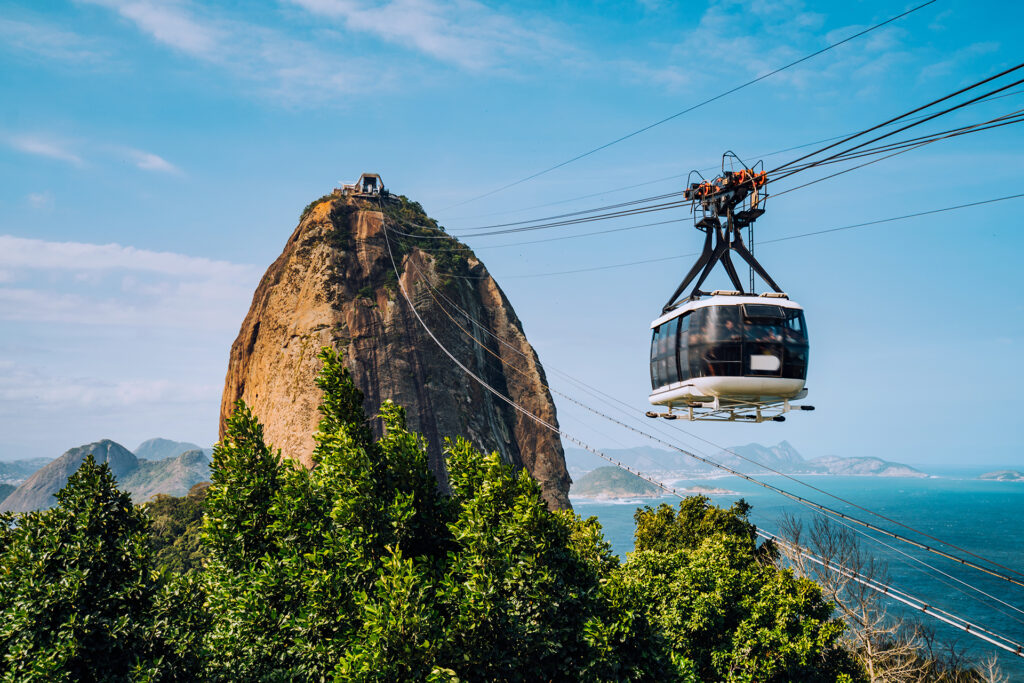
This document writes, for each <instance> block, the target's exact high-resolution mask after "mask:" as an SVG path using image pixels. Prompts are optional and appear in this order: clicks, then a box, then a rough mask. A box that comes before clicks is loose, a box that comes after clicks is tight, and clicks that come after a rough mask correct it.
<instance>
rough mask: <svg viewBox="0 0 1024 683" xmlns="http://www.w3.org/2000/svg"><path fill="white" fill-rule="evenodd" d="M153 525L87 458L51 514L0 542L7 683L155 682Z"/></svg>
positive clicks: (28, 521) (21, 522) (0, 620)
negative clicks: (150, 538)
mask: <svg viewBox="0 0 1024 683" xmlns="http://www.w3.org/2000/svg"><path fill="white" fill-rule="evenodd" d="M148 528H149V521H148V519H147V518H146V516H145V515H144V514H143V513H142V512H141V511H139V510H137V509H136V508H135V507H134V506H133V505H132V503H131V499H130V498H129V496H128V494H127V493H124V492H121V491H118V490H117V487H116V484H115V481H114V477H113V475H112V474H111V472H110V468H109V467H108V466H107V465H106V464H103V465H97V464H96V462H95V460H93V457H92V456H91V455H89V456H87V457H86V458H85V461H84V462H83V463H82V465H81V467H80V468H79V469H78V471H77V472H76V473H75V474H73V475H72V476H71V477H70V478H69V479H68V483H67V485H66V486H65V487H64V488H63V489H61V491H60V492H59V493H57V505H56V507H54V508H52V509H50V510H46V511H42V512H32V513H27V514H24V515H21V516H20V517H19V518H18V519H17V525H16V526H15V527H14V528H12V529H8V530H6V531H5V533H4V535H3V548H2V549H3V555H2V556H0V661H2V662H3V667H2V669H3V679H4V680H9V681H15V680H17V681H32V680H37V681H56V680H64V681H72V680H73V681H108V680H128V679H141V678H150V679H153V678H159V677H160V676H159V667H158V666H157V664H158V657H159V654H160V649H161V648H160V646H159V643H158V642H157V639H156V637H155V635H154V632H153V630H152V628H151V624H152V621H153V618H154V615H155V608H154V605H155V597H156V593H157V589H158V587H157V583H156V580H155V575H154V573H153V571H152V568H151V562H150V554H151V550H150V546H149V541H148V538H147V532H148Z"/></svg>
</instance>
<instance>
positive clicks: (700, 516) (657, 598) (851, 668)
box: [621, 496, 863, 682]
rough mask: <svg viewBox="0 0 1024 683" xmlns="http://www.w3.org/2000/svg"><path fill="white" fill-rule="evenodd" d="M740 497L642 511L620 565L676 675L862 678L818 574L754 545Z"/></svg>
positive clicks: (724, 678) (748, 678)
mask: <svg viewBox="0 0 1024 683" xmlns="http://www.w3.org/2000/svg"><path fill="white" fill-rule="evenodd" d="M749 509H750V508H749V506H748V505H747V504H746V503H744V502H743V501H740V502H739V503H737V504H736V505H734V506H733V508H732V509H731V510H722V509H721V508H717V507H715V506H713V505H711V503H710V501H708V499H707V498H704V497H702V496H697V497H692V498H688V499H686V500H684V501H682V502H681V503H680V505H679V510H678V511H676V510H674V509H673V508H671V507H670V506H668V505H664V504H663V505H661V506H659V507H658V508H657V509H651V508H645V509H643V510H638V511H637V514H636V522H637V531H636V551H635V552H634V553H632V554H631V555H630V558H629V561H628V562H627V563H626V564H625V566H624V567H623V571H622V578H621V581H622V582H623V584H624V588H625V589H626V590H631V591H633V592H634V594H635V599H636V601H637V603H638V604H643V605H645V609H646V612H647V614H648V615H649V617H650V618H651V619H652V620H653V621H655V622H656V623H657V624H658V626H659V627H660V630H661V632H662V635H663V637H664V638H665V640H666V642H667V645H668V650H667V655H668V657H669V658H670V659H671V660H672V662H673V664H674V665H675V667H676V670H677V672H678V675H679V676H680V677H681V678H683V679H686V678H691V679H692V680H700V681H707V680H721V681H765V682H771V681H780V682H781V681H797V680H799V681H836V680H846V681H853V680H859V679H860V678H861V677H862V675H863V672H862V669H861V668H860V667H859V665H857V664H856V662H854V661H853V659H852V658H851V657H850V655H849V653H848V652H846V651H845V650H843V649H842V648H841V647H840V645H839V637H840V635H841V634H842V631H843V628H844V627H843V624H842V622H840V621H838V620H836V619H833V618H832V606H831V605H830V604H829V603H828V602H826V601H825V600H824V599H823V598H822V595H821V590H820V588H819V587H818V586H817V585H816V584H815V583H814V582H812V581H808V580H806V579H801V578H797V577H795V576H794V575H793V573H792V572H791V571H789V570H783V569H779V568H777V567H776V566H775V565H774V563H773V562H772V561H771V559H772V558H773V557H774V548H773V547H771V546H768V547H764V546H762V547H761V548H758V547H757V546H756V543H755V539H756V529H755V527H754V526H753V525H752V524H750V523H749V522H748V521H747V519H746V517H747V513H748V511H749Z"/></svg>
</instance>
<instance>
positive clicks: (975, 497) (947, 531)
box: [573, 476, 1024, 681]
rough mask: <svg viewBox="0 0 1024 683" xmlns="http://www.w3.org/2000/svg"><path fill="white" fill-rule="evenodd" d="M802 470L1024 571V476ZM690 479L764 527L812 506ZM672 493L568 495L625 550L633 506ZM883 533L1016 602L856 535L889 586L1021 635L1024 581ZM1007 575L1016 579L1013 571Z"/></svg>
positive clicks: (978, 652) (955, 634)
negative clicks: (745, 507) (746, 507)
mask: <svg viewBox="0 0 1024 683" xmlns="http://www.w3.org/2000/svg"><path fill="white" fill-rule="evenodd" d="M758 478H759V479H761V480H763V481H765V482H766V483H770V484H772V485H775V486H778V487H779V488H782V489H785V490H787V491H790V492H791V493H794V494H796V495H799V496H802V497H804V498H807V499H809V500H812V501H814V502H817V503H820V504H822V505H826V506H828V507H830V508H832V509H834V510H838V511H840V512H846V513H849V514H850V515H851V516H856V517H858V518H860V519H864V520H865V521H871V522H873V523H875V524H876V525H877V526H881V527H882V528H887V529H892V530H893V531H896V532H898V533H901V535H904V536H908V537H911V538H915V537H916V536H915V535H914V534H913V532H909V531H906V530H905V529H902V528H900V527H897V526H895V525H893V524H891V523H889V522H885V521H883V520H880V519H878V518H875V517H873V516H872V515H869V514H868V513H865V512H862V511H860V510H857V509H856V508H854V507H852V506H849V505H846V504H844V503H841V502H839V501H837V500H835V499H834V498H830V497H828V496H826V495H824V494H822V493H818V492H816V491H813V490H811V489H809V488H806V487H804V486H801V485H800V484H797V483H794V482H793V481H791V480H789V479H786V478H783V477H780V476H759V477H758ZM799 478H800V479H801V480H802V481H806V482H807V483H808V484H810V485H812V486H815V487H818V488H820V489H823V490H825V491H827V492H829V493H832V494H834V495H836V496H839V497H841V498H845V499H847V500H849V501H851V502H853V503H856V504H858V505H862V506H864V507H866V508H868V509H870V510H873V511H876V512H878V513H880V514H883V515H885V516H887V517H890V518H892V519H895V520H898V521H900V522H902V523H904V524H907V525H909V526H911V527H914V528H915V529H919V530H921V531H923V532H925V533H928V534H931V535H932V536H935V537H937V538H940V539H942V540H945V541H948V542H949V543H952V544H954V545H957V546H960V547H961V548H964V549H966V550H969V551H971V552H974V553H977V554H978V555H981V556H982V557H985V558H988V559H990V560H992V561H994V562H998V563H999V564H1001V565H1004V566H1006V567H1009V568H1011V569H1014V570H1016V571H1020V572H1024V518H1022V516H1021V515H1022V511H1024V482H1000V481H984V480H979V479H972V478H957V477H956V476H946V477H932V478H902V477H898V478H896V477H893V478H889V477H840V476H801V477H799ZM692 485H699V486H705V487H709V488H712V487H713V488H718V489H727V490H729V491H731V492H733V493H729V494H714V495H710V496H709V498H711V499H712V501H713V502H714V503H715V504H716V505H720V506H723V507H728V506H729V505H731V504H732V503H733V502H734V501H735V500H737V499H738V498H744V499H745V500H746V501H747V502H748V503H750V504H751V505H753V510H752V511H751V521H752V522H753V523H755V524H757V526H758V527H759V528H760V529H763V530H764V531H766V532H769V533H775V532H776V531H778V529H779V524H778V523H779V520H780V518H781V517H782V516H783V515H785V514H787V513H788V514H792V515H794V516H796V517H798V518H801V519H809V518H810V517H811V516H814V515H816V514H818V513H816V512H814V511H812V510H809V509H807V508H806V507H803V506H801V505H800V504H798V503H796V502H794V501H791V500H789V499H788V498H785V497H783V496H781V495H779V494H777V493H774V492H772V491H768V490H766V489H763V488H760V487H758V486H757V485H755V484H752V483H750V482H747V481H744V480H742V479H739V478H737V477H732V476H727V477H720V478H714V479H702V480H684V481H681V482H679V483H678V486H681V487H687V486H692ZM677 501H678V499H677V498H674V497H664V498H661V499H657V500H652V499H642V500H641V499H637V500H632V501H616V502H614V503H612V502H598V501H588V500H586V499H581V498H573V506H574V507H575V509H576V512H578V513H579V514H580V515H583V516H584V517H589V516H591V515H593V516H596V517H597V518H598V520H600V522H601V525H602V526H603V528H604V533H605V538H607V539H608V541H609V542H610V543H611V544H612V547H613V548H614V550H615V552H616V553H618V554H619V556H620V557H623V558H624V557H625V556H626V553H628V552H630V551H632V549H633V513H634V511H635V510H636V508H637V507H638V506H644V505H657V504H659V503H662V502H665V503H669V504H670V505H674V504H675V503H676V502H677ZM916 538H919V540H921V541H922V542H924V543H926V544H930V545H932V546H937V545H938V544H936V543H934V542H930V541H928V540H927V539H924V538H920V537H916ZM884 540H886V542H887V543H889V544H890V545H894V546H896V547H898V548H899V549H900V550H902V551H904V552H906V553H909V554H910V555H912V556H913V557H915V558H918V559H920V560H923V561H924V562H927V563H928V564H930V565H932V566H933V567H936V568H937V569H940V570H942V571H944V572H946V573H947V574H951V575H952V576H954V577H956V578H958V579H961V580H963V581H966V582H967V583H970V584H971V585H972V586H974V587H976V588H979V589H981V590H982V591H985V592H986V593H988V594H990V595H992V596H994V597H996V598H998V599H999V600H1002V601H1003V602H1005V603H1009V604H1010V605H1012V606H1013V607H1007V606H1005V605H1002V604H999V603H994V602H992V601H991V600H989V599H987V598H984V597H983V596H980V595H978V594H977V593H975V592H974V591H972V590H970V589H968V588H966V587H965V586H963V585H961V584H958V583H956V582H955V581H952V580H950V579H948V578H946V577H943V576H941V575H936V574H935V572H932V571H931V570H928V569H927V568H925V567H923V566H921V565H920V564H917V563H914V562H913V561H911V560H909V559H907V558H905V557H903V556H901V555H899V554H897V553H894V552H893V551H891V550H888V549H887V548H885V547H883V546H882V545H880V544H878V543H875V542H873V541H871V540H869V539H865V538H863V537H862V538H861V542H862V545H863V547H864V548H865V549H866V550H871V551H872V552H873V553H876V554H877V555H878V556H880V557H882V558H884V559H885V560H886V562H887V564H888V575H889V578H890V584H891V585H892V586H893V587H895V588H898V589H899V590H902V591H904V592H905V593H909V594H911V595H913V596H915V597H917V598H920V599H921V600H922V601H923V602H925V603H927V604H929V605H932V606H935V607H938V608H940V609H943V610H945V611H947V612H951V613H953V614H957V615H960V616H962V617H963V618H964V619H966V620H967V621H970V622H973V623H974V624H977V625H979V626H982V627H984V628H986V629H988V630H990V631H994V632H996V633H999V634H1001V635H1004V636H1006V637H1008V638H1010V639H1011V640H1013V641H1016V642H1018V643H1024V612H1021V611H1016V610H1015V609H1014V608H1018V609H1020V610H1024V588H1021V587H1019V586H1016V585H1014V584H1011V583H1008V582H1006V581H1003V580H1001V579H998V578H996V577H993V576H989V575H987V574H984V573H982V572H979V571H976V570H973V569H970V568H968V567H963V566H962V565H960V564H959V563H955V562H953V561H950V560H946V559H944V558H942V557H939V556H937V555H934V554H931V553H925V552H924V551H919V550H917V549H915V548H913V547H911V546H909V545H908V544H904V543H899V542H896V541H894V540H892V539H884ZM950 552H951V554H954V555H961V554H962V553H960V552H959V551H954V550H951V551H950ZM1000 571H1002V572H1003V573H1004V574H1006V573H1008V572H1005V571H1004V570H1000ZM1013 576H1015V577H1016V578H1021V577H1020V576H1017V575H1013ZM901 610H906V608H902V607H901V606H899V605H898V604H897V603H893V606H892V612H894V613H900V614H906V611H902V612H901ZM916 617H917V618H918V619H920V620H921V621H922V622H923V623H925V624H926V625H929V626H932V627H933V628H934V629H935V632H936V634H937V636H938V637H939V638H940V639H942V640H944V641H946V642H949V641H955V642H956V644H957V645H958V646H959V647H960V648H962V649H964V650H966V651H967V652H968V654H969V655H970V656H972V657H976V658H982V657H987V656H989V655H990V654H991V653H993V652H994V653H996V654H997V655H998V657H999V663H1000V666H1001V668H1002V670H1003V673H1004V674H1007V675H1008V676H1009V680H1012V681H1017V680H1020V681H1024V659H1022V658H1020V657H1018V656H1015V655H1013V654H1011V653H1009V652H1006V651H1003V650H1000V649H998V648H996V647H995V646H992V645H989V644H988V643H985V642H984V641H981V640H978V639H976V638H974V637H973V636H971V635H968V634H966V633H964V632H962V631H960V630H957V629H954V628H952V627H950V626H947V625H946V624H943V623H942V622H940V621H938V620H936V619H933V618H931V617H929V616H928V615H925V614H921V613H920V612H917V613H916Z"/></svg>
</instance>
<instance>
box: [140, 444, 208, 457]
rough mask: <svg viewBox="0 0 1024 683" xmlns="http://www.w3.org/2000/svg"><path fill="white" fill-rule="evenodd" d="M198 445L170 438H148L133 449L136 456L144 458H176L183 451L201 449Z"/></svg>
mask: <svg viewBox="0 0 1024 683" xmlns="http://www.w3.org/2000/svg"><path fill="white" fill-rule="evenodd" d="M201 450H203V449H202V448H200V447H199V446H197V445H196V444H194V443H191V442H189V441H171V440H170V439H149V440H147V441H143V442H142V443H140V444H139V445H138V447H137V448H136V449H135V451H134V453H135V457H136V458H144V459H146V460H166V459H167V458H177V457H178V456H179V455H181V454H182V453H184V452H185V451H201Z"/></svg>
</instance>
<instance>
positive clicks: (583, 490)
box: [572, 467, 662, 498]
mask: <svg viewBox="0 0 1024 683" xmlns="http://www.w3.org/2000/svg"><path fill="white" fill-rule="evenodd" d="M572 494H573V496H582V497H585V498H636V497H641V498H658V497H660V496H661V494H662V490H661V489H659V488H658V487H657V486H655V485H654V484H651V483H650V482H646V481H644V480H643V479H640V478H639V477H637V476H635V475H633V474H630V473H629V472H626V471H625V470H621V469H619V468H618V467H599V468H597V469H596V470H593V471H591V472H587V473H586V474H584V475H583V476H582V477H580V478H579V480H577V481H574V482H573V485H572Z"/></svg>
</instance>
